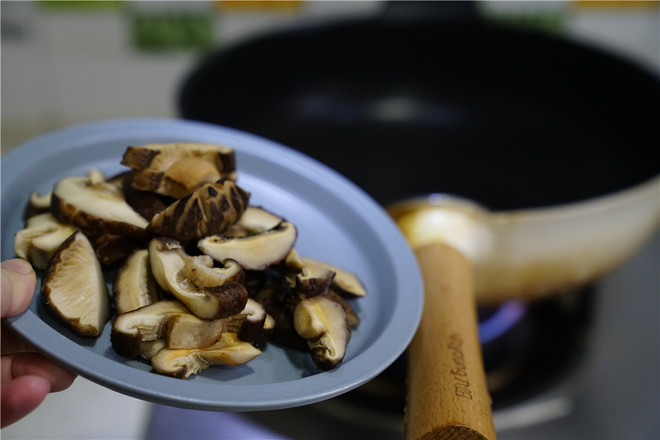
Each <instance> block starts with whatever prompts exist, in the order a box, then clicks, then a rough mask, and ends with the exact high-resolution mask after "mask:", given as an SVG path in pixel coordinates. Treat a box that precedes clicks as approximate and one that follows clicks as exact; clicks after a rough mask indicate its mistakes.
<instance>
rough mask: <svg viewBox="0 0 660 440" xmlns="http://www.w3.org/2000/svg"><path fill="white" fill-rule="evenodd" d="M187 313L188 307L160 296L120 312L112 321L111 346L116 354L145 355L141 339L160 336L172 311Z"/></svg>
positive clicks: (136, 356) (151, 338) (161, 337)
mask: <svg viewBox="0 0 660 440" xmlns="http://www.w3.org/2000/svg"><path fill="white" fill-rule="evenodd" d="M187 313H190V311H189V310H188V309H187V308H186V307H185V306H184V305H183V304H181V303H180V302H179V301H171V300H161V301H158V302H155V303H153V304H150V305H148V306H144V307H141V308H139V309H136V310H133V311H131V312H127V313H124V314H121V315H119V316H117V318H116V319H115V321H114V323H113V324H112V331H111V332H110V342H111V344H112V348H113V349H114V350H115V351H116V352H117V354H119V355H121V356H124V357H127V358H130V359H137V358H139V357H144V356H143V355H142V353H143V352H144V350H145V344H144V343H145V342H150V341H156V340H158V339H163V338H164V337H165V334H166V331H167V321H168V319H169V318H170V317H171V316H173V315H179V314H187Z"/></svg>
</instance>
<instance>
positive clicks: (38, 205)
mask: <svg viewBox="0 0 660 440" xmlns="http://www.w3.org/2000/svg"><path fill="white" fill-rule="evenodd" d="M51 195H52V194H51V193H50V192H47V193H45V194H41V195H40V194H39V193H38V192H36V191H34V192H32V193H31V194H30V198H29V199H28V203H27V205H25V210H24V211H23V220H24V221H27V220H28V219H29V218H30V217H33V216H35V215H38V214H43V213H45V212H49V211H50V199H51Z"/></svg>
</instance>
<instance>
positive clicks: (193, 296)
mask: <svg viewBox="0 0 660 440" xmlns="http://www.w3.org/2000/svg"><path fill="white" fill-rule="evenodd" d="M149 260H150V264H151V270H152V273H153V275H154V277H155V279H156V281H157V282H158V284H159V285H160V286H161V287H162V288H163V290H165V291H167V292H169V293H171V294H172V295H174V297H176V298H177V299H178V300H179V301H181V302H182V303H183V304H185V305H186V307H188V308H189V309H190V311H191V312H193V313H194V314H195V315H197V316H199V317H200V318H202V319H216V318H224V317H227V316H231V315H235V314H236V313H239V312H240V311H241V310H243V308H244V307H245V304H246V303H247V299H248V293H247V290H246V289H245V287H244V286H243V285H242V284H241V282H244V279H245V278H244V277H245V275H244V273H243V270H242V268H241V267H240V265H239V264H238V263H236V262H235V261H231V260H225V261H224V265H225V267H224V268H216V267H209V265H208V263H209V260H210V259H209V258H208V257H204V256H190V255H188V254H187V253H186V252H185V251H184V249H183V248H182V247H181V244H180V243H179V242H178V241H176V240H174V239H171V238H166V237H157V238H154V239H152V240H151V242H150V243H149Z"/></svg>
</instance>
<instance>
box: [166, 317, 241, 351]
mask: <svg viewBox="0 0 660 440" xmlns="http://www.w3.org/2000/svg"><path fill="white" fill-rule="evenodd" d="M244 318H245V315H244V314H242V313H239V314H236V315H232V316H230V317H227V318H220V319H201V318H198V317H197V316H195V315H193V314H190V313H186V314H179V315H176V316H172V317H170V318H169V320H168V323H167V335H166V337H165V338H166V341H167V348H170V349H196V348H207V347H210V346H211V345H213V344H215V343H216V342H218V341H219V340H220V338H221V337H222V334H223V333H225V332H234V333H236V332H238V331H239V330H240V329H241V326H242V324H243V322H244Z"/></svg>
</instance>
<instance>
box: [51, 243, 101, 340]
mask: <svg viewBox="0 0 660 440" xmlns="http://www.w3.org/2000/svg"><path fill="white" fill-rule="evenodd" d="M42 294H43V297H44V299H45V301H46V304H47V305H48V307H49V308H50V309H51V310H53V311H54V312H55V313H56V314H57V315H58V316H59V317H60V318H61V319H62V320H63V321H64V322H66V323H67V324H68V325H69V326H70V327H71V328H72V329H73V330H75V331H76V332H77V333H79V334H81V335H83V336H98V335H100V334H101V332H102V331H103V326H104V325H105V323H106V322H107V321H108V319H109V318H110V297H109V295H108V291H107V288H106V285H105V281H104V279H103V272H102V270H101V264H100V263H99V261H98V259H97V258H96V255H95V253H94V248H93V247H92V244H91V243H90V242H89V240H88V239H87V237H85V235H84V234H83V233H82V232H81V231H76V232H74V233H73V234H72V235H71V236H70V237H69V238H67V239H66V240H65V241H64V242H63V243H62V245H61V246H60V247H59V248H58V250H57V252H55V254H54V255H53V258H52V259H51V261H50V263H49V265H48V268H47V269H46V273H45V274H44V278H43V284H42Z"/></svg>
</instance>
